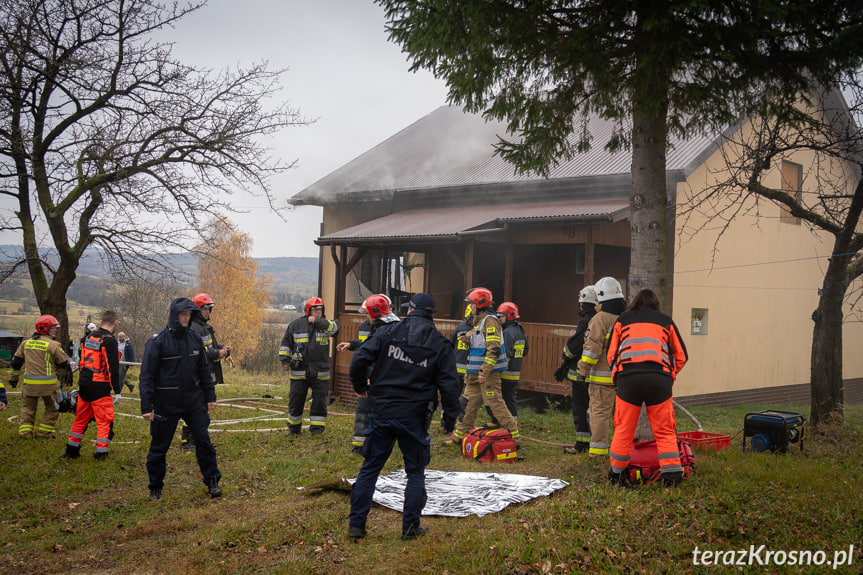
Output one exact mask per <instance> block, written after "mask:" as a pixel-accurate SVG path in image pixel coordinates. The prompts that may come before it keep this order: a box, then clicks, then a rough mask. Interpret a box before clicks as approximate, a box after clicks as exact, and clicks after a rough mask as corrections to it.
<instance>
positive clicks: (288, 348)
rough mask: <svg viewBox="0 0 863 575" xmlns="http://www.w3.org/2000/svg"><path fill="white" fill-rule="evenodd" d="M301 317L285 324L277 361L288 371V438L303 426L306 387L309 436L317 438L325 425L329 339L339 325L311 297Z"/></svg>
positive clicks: (319, 299)
mask: <svg viewBox="0 0 863 575" xmlns="http://www.w3.org/2000/svg"><path fill="white" fill-rule="evenodd" d="M304 311H305V315H304V316H302V317H299V318H297V319H295V320H294V321H292V322H291V323H290V324H288V328H287V329H286V330H285V336H284V337H283V338H282V345H281V347H280V348H279V361H281V362H282V369H284V370H285V371H290V372H291V376H290V378H291V389H290V392H289V394H288V435H289V436H293V435H298V434H299V433H300V431H301V430H302V424H303V405H304V404H305V402H306V396H307V395H308V391H309V388H311V389H312V405H311V408H310V409H309V416H310V420H311V424H310V426H309V431H310V432H311V434H312V435H320V434H322V433H323V432H324V429H325V428H326V425H327V392H328V388H329V382H330V338H331V337H333V336H335V335H336V334H337V333H338V332H339V322H338V321H337V320H328V319H327V318H326V314H325V310H324V300H322V299H321V298H319V297H317V296H316V297H311V298H309V299H307V300H306V303H305V305H304Z"/></svg>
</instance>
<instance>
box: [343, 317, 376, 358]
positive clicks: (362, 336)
mask: <svg viewBox="0 0 863 575" xmlns="http://www.w3.org/2000/svg"><path fill="white" fill-rule="evenodd" d="M370 335H372V322H371V321H369V320H368V319H367V320H365V321H364V322H363V323H361V324H360V328H359V330H357V339H352V340H350V341H349V342H348V351H356V349H357V348H358V347H360V346H361V345H362V344H363V342H364V341H366V340H367V339H368V338H369V336H370Z"/></svg>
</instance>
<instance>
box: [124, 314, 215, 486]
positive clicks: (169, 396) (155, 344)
mask: <svg viewBox="0 0 863 575" xmlns="http://www.w3.org/2000/svg"><path fill="white" fill-rule="evenodd" d="M196 310H198V306H196V305H195V303H194V302H193V301H192V300H190V299H188V298H184V297H181V298H177V299H175V300H174V301H172V302H171V308H170V311H169V313H168V325H167V326H166V327H165V328H164V329H162V330H161V331H159V332H158V333H156V334H155V335H153V336H152V337H151V338H150V339H149V340H147V343H146V345H145V346H144V356H143V357H142V358H141V375H140V378H139V391H140V395H141V416H142V417H143V418H144V419H145V420H147V421H149V422H150V450H149V452H148V453H147V475H148V476H149V480H150V482H149V488H150V501H156V500H159V499H161V498H162V487H163V486H164V481H165V471H166V467H167V462H166V457H165V456H166V454H167V453H168V448H169V447H170V446H171V440H172V439H173V438H174V432H175V431H176V430H177V423H178V422H179V421H180V419H181V418H182V419H183V421H185V422H186V424H187V425H188V426H189V428H190V429H191V430H192V436H193V437H194V439H195V456H196V457H197V459H198V467H200V469H201V475H203V478H204V485H206V486H207V491H208V492H209V494H210V497H220V496H221V495H222V490H221V488H220V487H219V480H220V479H221V477H222V474H221V473H220V472H219V467H218V464H217V462H216V448H215V447H214V446H213V444H212V443H211V442H210V434H209V433H208V431H207V427H209V425H210V416H209V413H208V412H209V411H212V410H213V409H215V408H216V388H215V385H214V384H213V376H212V374H211V373H210V366H209V364H208V362H207V357H206V356H205V355H204V344H203V342H202V341H201V338H200V336H199V335H198V334H197V333H195V332H194V331H192V330H191V329H190V328H189V324H190V323H191V319H192V312H193V311H196Z"/></svg>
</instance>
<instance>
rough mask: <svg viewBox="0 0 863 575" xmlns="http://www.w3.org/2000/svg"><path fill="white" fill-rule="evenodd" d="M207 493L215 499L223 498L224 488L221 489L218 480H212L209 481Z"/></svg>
mask: <svg viewBox="0 0 863 575" xmlns="http://www.w3.org/2000/svg"><path fill="white" fill-rule="evenodd" d="M207 491H208V492H209V493H210V497H212V498H213V499H215V498H216V497H221V496H222V488H221V487H219V480H218V479H210V480H208V481H207Z"/></svg>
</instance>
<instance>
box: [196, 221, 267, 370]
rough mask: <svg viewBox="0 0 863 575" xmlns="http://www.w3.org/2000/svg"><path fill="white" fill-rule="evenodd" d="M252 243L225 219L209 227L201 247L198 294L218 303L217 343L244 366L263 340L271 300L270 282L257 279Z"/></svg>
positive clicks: (214, 320)
mask: <svg viewBox="0 0 863 575" xmlns="http://www.w3.org/2000/svg"><path fill="white" fill-rule="evenodd" d="M251 248H252V239H251V237H250V236H249V235H248V234H245V233H243V232H241V231H239V230H237V228H236V227H235V226H234V224H233V223H232V222H231V221H230V220H229V219H228V218H226V217H224V216H216V217H215V218H213V219H212V220H211V221H210V222H209V224H208V225H207V229H206V232H205V234H204V241H203V242H202V243H201V244H200V245H199V246H197V248H196V251H197V253H198V285H197V288H196V293H197V292H206V293H208V294H210V296H211V297H212V298H213V300H214V301H215V302H216V307H215V308H214V309H213V315H212V316H210V324H211V325H212V326H213V328H214V329H215V330H216V340H217V341H218V342H219V343H220V344H221V345H230V346H231V347H232V351H231V357H232V358H233V359H234V361H235V362H237V363H242V362H243V360H244V359H245V358H246V357H249V356H250V355H252V354H253V353H254V351H255V349H256V348H257V346H258V344H259V343H260V340H261V326H262V325H263V321H264V310H265V308H266V305H267V302H268V300H269V295H268V288H269V284H270V279H269V277H267V276H264V277H259V278H256V277H255V272H257V270H258V264H257V262H256V261H255V260H254V258H252V256H251V255H250V252H251Z"/></svg>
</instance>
